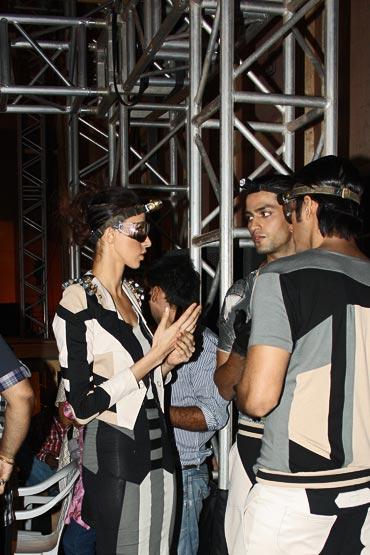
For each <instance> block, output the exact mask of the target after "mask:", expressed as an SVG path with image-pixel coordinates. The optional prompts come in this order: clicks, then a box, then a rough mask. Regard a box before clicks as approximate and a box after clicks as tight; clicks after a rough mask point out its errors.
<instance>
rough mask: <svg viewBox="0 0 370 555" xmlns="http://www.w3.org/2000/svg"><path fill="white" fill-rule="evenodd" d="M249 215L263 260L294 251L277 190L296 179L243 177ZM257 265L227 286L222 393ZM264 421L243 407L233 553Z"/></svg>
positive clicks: (241, 351)
mask: <svg viewBox="0 0 370 555" xmlns="http://www.w3.org/2000/svg"><path fill="white" fill-rule="evenodd" d="M242 187H243V190H244V192H243V197H242V198H244V197H245V217H246V222H247V227H248V230H249V231H250V234H251V238H252V241H253V242H254V244H255V247H256V251H257V253H258V254H262V255H265V256H266V260H265V262H264V263H263V264H266V263H269V262H271V261H273V260H276V259H279V258H282V257H284V256H287V255H289V254H293V252H294V243H293V236H292V228H291V226H290V225H289V224H288V223H287V222H286V220H285V218H284V213H283V210H282V206H281V205H280V204H279V202H278V197H277V195H278V194H280V193H282V192H286V191H289V190H290V189H291V187H292V181H291V179H290V177H289V176H286V175H267V176H263V177H259V178H256V179H254V180H253V181H250V180H243V185H242ZM258 272H259V269H257V270H253V271H252V272H251V273H250V274H249V275H248V276H247V277H246V278H243V279H239V280H238V281H236V282H235V283H234V284H233V285H232V286H231V287H230V289H229V290H228V292H227V293H226V296H225V300H224V303H223V306H222V309H221V314H220V321H219V340H218V349H217V370H216V372H215V383H216V385H217V387H218V390H219V392H220V394H221V395H222V396H223V397H224V399H226V400H229V401H231V400H232V399H234V397H235V387H236V385H237V384H238V382H239V380H240V377H241V373H242V370H243V368H244V364H245V356H246V352H247V346H248V338H249V333H250V317H251V310H250V302H251V296H252V291H253V287H254V282H255V279H256V276H257V275H258ZM262 434H263V422H262V421H261V420H260V419H251V418H248V417H246V416H245V415H244V414H242V413H239V420H238V429H237V436H236V442H235V444H234V445H233V446H232V448H231V451H230V456H229V493H228V499H227V505H226V512H225V536H226V542H227V547H228V551H229V555H240V554H241V553H245V545H244V536H243V534H242V533H241V530H242V526H243V521H244V518H245V504H246V499H247V494H248V491H249V489H250V487H251V486H252V484H253V483H254V481H255V476H254V471H253V466H254V464H255V462H256V460H257V457H258V455H259V452H260V447H261V437H262Z"/></svg>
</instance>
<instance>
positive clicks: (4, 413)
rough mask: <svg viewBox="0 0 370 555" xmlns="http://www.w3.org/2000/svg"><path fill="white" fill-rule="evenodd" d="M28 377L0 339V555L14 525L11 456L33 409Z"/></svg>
mask: <svg viewBox="0 0 370 555" xmlns="http://www.w3.org/2000/svg"><path fill="white" fill-rule="evenodd" d="M30 375H31V374H30V371H29V370H28V368H27V367H26V366H25V365H24V364H22V363H21V362H20V361H19V360H18V359H17V358H16V356H15V355H14V353H13V352H12V351H11V350H10V348H9V347H8V345H7V344H6V343H5V341H4V339H3V338H2V337H1V336H0V438H1V439H0V546H1V553H2V554H3V555H10V553H11V539H12V523H13V522H14V513H13V508H12V500H13V492H12V489H11V487H10V484H9V481H10V478H11V474H12V471H13V468H14V457H15V455H16V454H17V452H18V449H19V448H20V446H21V445H22V443H23V441H24V439H25V437H26V435H27V432H28V428H29V425H30V421H31V415H32V410H33V406H34V393H33V391H32V387H31V385H30V382H29V380H28V378H29V377H30Z"/></svg>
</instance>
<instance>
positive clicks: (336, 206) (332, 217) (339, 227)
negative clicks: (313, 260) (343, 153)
mask: <svg viewBox="0 0 370 555" xmlns="http://www.w3.org/2000/svg"><path fill="white" fill-rule="evenodd" d="M294 181H295V183H296V185H295V186H294V187H300V186H301V185H307V186H309V187H313V188H315V187H321V186H329V187H335V188H336V189H337V190H338V191H341V190H342V189H343V188H347V189H349V190H350V191H352V192H354V193H357V194H358V195H360V196H361V195H362V191H363V188H362V185H361V178H360V175H359V173H358V171H357V169H356V168H355V167H354V165H353V164H352V163H351V162H350V161H349V160H348V159H347V158H344V157H339V156H324V157H322V158H319V159H317V160H314V161H313V162H311V163H310V164H307V166H305V167H304V168H303V169H302V170H300V171H298V172H297V173H296V174H295V179H294ZM293 195H294V188H293ZM307 195H309V196H310V197H312V198H313V199H314V200H315V201H316V202H317V203H318V205H319V206H318V210H317V219H318V224H319V229H320V232H321V234H322V235H323V237H332V236H333V235H335V236H337V237H341V238H342V239H347V240H349V239H351V238H352V237H357V236H358V235H359V234H360V233H361V230H362V225H363V220H362V209H361V206H360V205H359V204H358V203H356V202H354V201H353V200H350V199H346V198H342V197H340V196H339V195H337V196H336V195H333V196H332V195H326V194H325V195H324V194H321V195H320V194H319V193H317V194H316V193H314V192H312V193H311V192H309V193H307ZM303 199H304V197H303V196H302V197H297V199H296V200H297V208H296V217H297V220H298V221H300V219H301V215H302V206H303Z"/></svg>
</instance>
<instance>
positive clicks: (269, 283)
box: [249, 249, 370, 487]
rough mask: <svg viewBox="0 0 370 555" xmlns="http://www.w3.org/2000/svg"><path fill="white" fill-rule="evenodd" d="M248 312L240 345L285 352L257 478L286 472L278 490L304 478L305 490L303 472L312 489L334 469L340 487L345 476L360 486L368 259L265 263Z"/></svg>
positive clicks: (369, 387)
mask: <svg viewBox="0 0 370 555" xmlns="http://www.w3.org/2000/svg"><path fill="white" fill-rule="evenodd" d="M251 310H252V331H251V336H250V341H249V345H270V346H273V347H278V348H280V349H284V350H285V351H287V352H289V353H291V358H290V361H289V365H288V368H287V373H286V378H285V383H284V386H283V391H282V395H281V399H280V402H279V404H278V406H277V407H276V408H275V409H274V410H273V411H272V412H271V413H270V414H269V415H268V416H267V417H266V418H265V432H264V436H263V439H262V448H261V455H260V458H259V460H258V462H257V469H259V470H258V472H259V474H260V475H261V472H264V473H265V475H266V473H267V472H270V473H271V472H275V473H276V472H278V473H280V474H281V473H286V474H285V475H284V476H285V482H286V481H287V480H288V479H289V480H293V479H295V478H294V475H296V474H297V473H305V480H306V482H307V481H308V478H307V473H310V477H309V479H310V480H311V481H313V482H314V481H315V480H316V479H317V476H318V475H322V473H324V474H325V473H326V474H325V476H326V479H327V480H328V481H329V479H330V480H334V478H335V476H334V474H333V471H334V470H335V469H340V477H341V481H343V480H345V479H346V477H345V476H346V473H349V474H348V476H349V477H350V476H352V477H351V479H352V480H354V479H355V478H356V477H357V474H358V473H360V475H361V476H360V479H362V480H363V479H364V478H363V473H364V470H365V471H367V470H369V474H370V432H369V418H370V382H369V374H370V261H368V260H363V259H360V258H355V257H350V256H345V255H342V254H340V253H334V252H329V251H324V250H320V249H313V250H308V251H305V252H303V253H300V254H297V255H294V256H290V257H286V258H284V259H281V260H278V261H275V262H272V263H271V264H269V265H268V266H266V267H265V268H263V269H262V270H261V273H260V275H259V276H258V278H257V280H256V284H255V288H254V291H253V296H252V303H251ZM328 472H329V474H328ZM361 473H362V474H361ZM259 474H257V479H258V477H259ZM286 475H290V476H291V477H289V478H288V477H286ZM264 479H270V480H271V479H272V476H271V474H269V477H268V478H266V476H265V478H264ZM274 479H275V480H277V481H278V480H279V476H278V475H277V476H275V477H274ZM348 479H349V478H348ZM300 485H301V486H302V485H303V486H304V483H303V482H302V481H301V482H300ZM306 487H308V486H307V485H306Z"/></svg>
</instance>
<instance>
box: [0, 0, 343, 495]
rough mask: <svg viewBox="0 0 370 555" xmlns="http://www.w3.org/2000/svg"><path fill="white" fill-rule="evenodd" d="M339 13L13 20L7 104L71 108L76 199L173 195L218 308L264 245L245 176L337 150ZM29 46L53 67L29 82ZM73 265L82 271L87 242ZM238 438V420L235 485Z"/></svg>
mask: <svg viewBox="0 0 370 555" xmlns="http://www.w3.org/2000/svg"><path fill="white" fill-rule="evenodd" d="M338 17H339V0H253V1H244V0H241V1H237V2H235V1H234V0H218V1H217V0H203V1H202V0H187V1H186V0H151V1H150V2H149V1H145V0H144V1H140V0H123V1H121V2H105V3H102V4H101V5H98V6H97V7H96V8H95V9H94V10H93V11H90V12H88V13H86V14H84V15H83V16H78V17H77V16H74V17H57V16H51V17H45V16H43V17H41V16H32V17H31V16H27V15H23V16H15V15H14V16H9V15H4V16H1V17H0V42H1V47H2V56H1V66H0V93H1V95H0V108H1V110H2V111H3V112H9V113H19V112H20V113H28V114H30V113H38V114H65V116H66V129H67V135H68V182H69V190H70V193H71V195H74V194H75V193H76V192H77V191H78V190H79V189H80V188H81V187H84V186H85V185H86V184H87V183H88V182H90V181H96V180H99V179H100V180H102V179H103V180H104V181H105V183H106V184H109V185H110V184H112V183H116V182H119V183H121V185H122V186H124V187H128V188H132V189H135V190H138V192H139V193H140V195H141V196H144V197H148V196H153V195H155V196H156V197H160V198H162V199H163V200H164V202H165V210H164V217H163V218H162V220H161V221H160V222H159V224H158V225H159V226H160V227H161V231H162V234H163V237H164V238H165V239H164V243H163V244H164V246H165V248H168V247H169V246H186V245H188V246H189V247H190V249H191V254H192V258H193V260H194V263H195V266H196V268H197V269H199V270H201V271H202V274H203V277H205V276H207V280H208V281H209V280H211V281H212V285H211V286H210V287H209V288H208V298H207V300H206V301H205V304H206V305H207V307H209V306H211V304H212V302H213V299H215V297H216V296H217V291H219V295H220V298H221V299H223V297H224V295H225V293H226V291H227V289H228V287H229V286H230V284H231V283H232V280H233V267H234V264H233V241H234V239H237V240H239V245H242V246H244V245H247V246H248V245H250V244H251V243H250V239H249V236H248V233H247V231H246V230H245V229H244V228H243V226H242V225H241V226H240V227H238V226H237V224H238V223H239V224H240V222H241V219H240V215H239V216H237V217H236V216H235V212H236V209H237V208H238V204H237V203H238V200H237V193H238V191H239V179H240V178H241V177H250V178H253V177H255V176H257V175H261V174H263V173H267V172H271V171H275V172H282V173H289V172H290V171H292V170H294V168H295V165H296V163H299V164H303V163H304V162H307V161H309V160H311V159H312V158H315V157H318V156H320V155H321V153H336V151H337V135H338V131H337V129H338V124H337V117H338V113H337V112H338V98H337V95H338V92H337V89H338V87H337V70H338V63H337V62H338ZM10 28H11V29H12V34H10V32H9V29H10ZM50 37H51V38H50ZM20 49H27V50H30V51H32V52H33V53H34V54H35V55H37V56H39V58H40V59H41V60H42V67H41V69H40V70H39V71H38V73H37V74H35V75H34V76H31V78H30V79H29V81H28V83H27V84H22V85H15V84H14V78H15V79H17V76H18V75H20V73H19V72H17V71H16V68H15V64H16V60H17V57H16V56H14V52H16V51H19V50H20ZM11 68H12V71H11ZM13 75H14V76H15V77H14V78H13V77H12V76H13ZM41 76H43V79H44V82H43V84H40V82H39V79H40V77H41ZM239 212H240V211H239ZM211 247H212V248H215V249H216V250H217V249H219V254H218V255H217V256H211V257H210V256H209V252H210V248H211ZM82 254H84V255H85V256H89V252H83V253H82ZM70 269H71V276H72V277H76V276H77V275H78V274H79V273H80V253H79V251H78V249H75V248H71V251H70ZM230 438H231V428H230V427H228V429H227V430H226V431H224V432H223V433H222V434H221V455H222V457H221V464H220V486H221V487H225V488H226V487H227V475H228V468H227V458H226V454H227V452H228V450H229V445H230Z"/></svg>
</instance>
